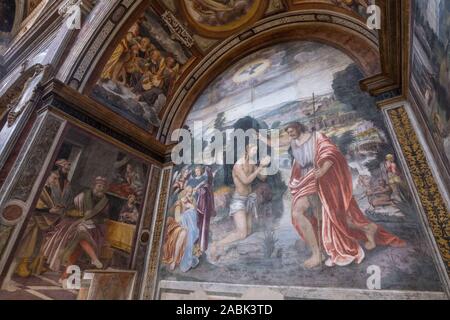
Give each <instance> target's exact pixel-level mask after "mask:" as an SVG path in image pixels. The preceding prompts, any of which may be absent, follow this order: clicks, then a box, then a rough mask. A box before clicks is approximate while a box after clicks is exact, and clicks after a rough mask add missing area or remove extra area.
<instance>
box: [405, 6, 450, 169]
mask: <svg viewBox="0 0 450 320" xmlns="http://www.w3.org/2000/svg"><path fill="white" fill-rule="evenodd" d="M449 40H450V3H449V2H448V1H441V0H430V1H414V41H413V61H412V82H413V85H414V87H415V89H416V90H415V93H416V96H417V97H418V100H419V104H420V106H421V107H422V110H423V112H424V113H425V115H426V118H427V119H428V124H429V126H430V129H431V132H432V135H433V138H434V140H435V142H436V144H437V146H438V149H439V150H442V153H443V154H442V156H443V158H444V159H445V161H446V163H447V166H448V168H449V169H450V104H449V101H450V96H449V93H450V69H449V68H450V50H449V45H450V42H449Z"/></svg>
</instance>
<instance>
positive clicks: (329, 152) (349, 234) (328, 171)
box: [286, 122, 405, 268]
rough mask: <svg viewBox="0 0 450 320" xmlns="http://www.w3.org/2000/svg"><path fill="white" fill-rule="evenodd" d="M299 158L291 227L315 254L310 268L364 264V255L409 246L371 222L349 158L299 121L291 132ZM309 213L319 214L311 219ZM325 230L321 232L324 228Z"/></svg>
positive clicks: (292, 182) (293, 184) (294, 171)
mask: <svg viewBox="0 0 450 320" xmlns="http://www.w3.org/2000/svg"><path fill="white" fill-rule="evenodd" d="M286 132H287V134H288V136H289V140H290V147H291V150H292V155H293V158H294V163H293V168H292V175H291V180H290V182H289V188H290V191H291V195H292V223H293V225H294V227H295V228H296V230H297V232H298V233H299V235H300V236H301V237H302V238H303V239H304V240H305V241H306V243H307V244H308V246H309V247H310V249H311V251H312V257H311V258H310V259H308V260H307V261H305V263H304V266H305V267H306V268H314V267H316V266H319V265H320V264H321V263H322V261H323V260H324V259H325V257H324V255H323V254H322V245H323V249H325V252H326V254H327V255H328V260H327V261H326V262H325V264H326V265H327V266H334V265H338V266H346V265H349V264H351V263H352V262H357V263H360V262H361V261H362V260H363V259H364V257H365V253H364V250H363V249H362V248H361V246H360V244H359V241H363V242H364V247H365V248H366V249H367V250H372V249H374V248H375V247H376V246H377V245H391V246H404V244H405V243H404V241H403V240H401V239H399V238H398V237H396V236H394V235H392V234H390V233H389V232H387V231H385V230H384V229H383V228H382V227H381V226H379V225H376V224H375V223H373V222H371V221H370V220H369V219H367V218H366V217H365V216H364V214H363V213H362V212H361V210H360V208H359V206H358V203H357V202H356V200H355V198H354V197H353V182H352V176H351V173H350V170H349V167H348V164H347V161H346V159H345V157H344V156H343V155H342V153H341V152H340V151H339V150H338V148H337V147H336V146H335V145H334V144H333V143H332V142H331V140H330V139H329V138H328V137H326V136H325V135H324V134H322V133H315V134H314V133H312V132H309V131H308V130H307V128H306V127H305V126H304V125H302V124H301V123H298V122H293V123H291V124H289V125H288V126H287V127H286ZM310 209H313V212H314V213H315V214H314V215H313V216H310V215H309V212H310ZM321 224H322V226H321V227H320V225H321Z"/></svg>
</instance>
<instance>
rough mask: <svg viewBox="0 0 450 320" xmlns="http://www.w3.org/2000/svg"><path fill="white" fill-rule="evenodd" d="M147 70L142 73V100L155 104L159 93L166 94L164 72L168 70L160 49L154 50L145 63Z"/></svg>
mask: <svg viewBox="0 0 450 320" xmlns="http://www.w3.org/2000/svg"><path fill="white" fill-rule="evenodd" d="M145 68H146V69H145V70H146V71H145V72H143V74H142V78H141V87H142V91H143V93H142V95H141V97H140V100H142V101H145V102H146V103H147V104H148V105H149V106H153V105H154V104H155V102H156V100H157V99H158V97H159V95H161V94H163V95H166V94H167V92H166V91H164V89H165V88H164V73H165V71H166V59H165V58H164V57H163V56H162V54H161V52H160V51H159V50H153V51H152V52H151V55H150V59H149V60H148V62H147V64H146V65H145Z"/></svg>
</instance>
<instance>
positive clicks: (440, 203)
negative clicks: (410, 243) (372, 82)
mask: <svg viewBox="0 0 450 320" xmlns="http://www.w3.org/2000/svg"><path fill="white" fill-rule="evenodd" d="M387 113H388V115H389V118H390V120H391V121H392V124H393V128H394V131H395V134H396V136H397V139H398V141H399V143H400V147H401V149H402V153H403V155H404V157H405V160H406V163H407V166H408V168H409V171H410V173H411V176H412V179H413V181H414V184H415V187H416V189H417V191H418V196H419V198H420V202H421V205H422V207H423V210H424V212H425V214H426V216H427V220H428V223H429V225H430V227H431V230H432V232H433V236H434V239H435V241H436V244H437V246H438V249H439V252H440V254H441V257H442V260H443V261H444V264H445V267H446V269H447V274H448V275H450V219H449V217H450V213H449V210H448V209H447V207H446V202H445V200H444V198H443V197H442V195H441V193H440V190H439V187H438V184H437V183H436V181H435V179H434V177H433V173H432V171H431V169H430V167H429V165H428V161H427V158H426V155H425V152H424V149H423V147H422V146H421V144H420V142H419V139H418V137H417V135H416V132H415V130H414V128H413V126H412V123H411V121H410V119H409V116H408V112H407V111H406V109H405V107H397V108H393V109H390V110H388V111H387Z"/></svg>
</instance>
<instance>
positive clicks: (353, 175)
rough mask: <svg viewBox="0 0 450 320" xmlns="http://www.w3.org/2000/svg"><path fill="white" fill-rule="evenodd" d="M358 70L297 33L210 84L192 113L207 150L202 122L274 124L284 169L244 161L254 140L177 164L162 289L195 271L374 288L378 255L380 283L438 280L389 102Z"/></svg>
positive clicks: (228, 279)
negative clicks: (229, 155)
mask: <svg viewBox="0 0 450 320" xmlns="http://www.w3.org/2000/svg"><path fill="white" fill-rule="evenodd" d="M362 77H363V76H362V73H361V72H360V70H359V68H358V67H357V65H356V64H355V63H354V62H353V61H352V60H351V59H350V58H349V57H348V56H347V55H345V54H344V53H342V52H341V51H339V50H337V49H335V48H332V47H330V46H327V45H324V44H320V43H316V42H308V41H295V42H289V43H283V44H278V45H275V46H272V47H268V48H265V49H262V50H260V51H257V52H255V53H253V54H251V55H249V56H247V57H246V58H244V59H242V60H241V61H239V62H238V63H236V64H235V65H233V66H231V67H230V68H229V69H228V70H227V71H226V72H224V73H223V74H222V75H220V76H219V77H218V78H217V79H216V80H215V81H214V82H212V83H211V84H210V85H209V86H208V88H207V89H206V90H205V91H204V92H203V94H202V95H201V96H200V98H199V99H198V100H197V102H196V103H195V105H194V107H193V109H192V111H191V113H190V115H189V117H188V119H187V121H186V123H185V126H184V128H185V129H189V131H191V136H192V138H193V141H194V142H199V141H200V144H199V145H200V149H199V150H200V151H201V150H203V152H204V153H207V152H209V151H211V150H210V149H208V148H209V146H210V144H208V143H207V142H205V141H203V142H201V138H202V131H197V130H196V129H195V127H196V126H197V125H199V123H200V122H201V124H202V127H203V130H204V131H206V130H207V129H216V130H219V131H221V132H225V133H224V135H223V136H224V137H226V138H228V137H229V134H230V132H235V130H236V129H243V130H247V129H250V128H251V129H255V130H260V129H267V130H268V131H269V132H273V133H274V136H275V137H279V143H280V144H279V145H278V146H277V145H276V144H273V143H272V141H273V140H269V139H268V138H267V137H266V136H265V135H258V136H257V137H258V138H259V140H262V141H263V142H264V143H263V145H270V146H271V147H270V148H269V149H270V152H269V154H270V155H271V157H272V161H274V159H277V157H278V158H279V161H278V162H279V170H278V171H276V172H275V174H273V175H265V172H267V171H265V170H264V169H263V168H262V167H264V162H267V161H265V160H264V159H262V158H260V160H259V161H258V162H257V164H256V165H250V164H249V163H247V162H246V161H247V159H248V157H250V156H251V155H252V150H253V151H255V150H256V149H255V148H252V145H251V144H250V148H247V149H246V150H247V151H246V152H244V153H242V154H238V155H237V156H236V157H235V158H234V162H233V163H231V164H224V165H223V164H213V165H203V164H199V163H198V161H196V162H194V164H182V165H178V166H176V167H175V168H174V176H173V179H172V186H171V192H170V197H169V204H168V211H167V219H166V228H165V231H164V240H163V245H162V248H161V265H160V270H159V280H160V289H161V290H162V292H164V290H163V289H164V288H170V289H175V288H176V289H183V288H184V289H187V288H188V287H189V285H188V284H192V283H197V284H198V283H216V284H217V283H221V284H239V285H246V286H252V285H263V286H285V287H312V288H333V289H370V288H369V287H368V278H369V276H370V274H368V272H369V271H371V270H375V269H376V270H379V271H380V272H381V273H380V277H381V278H380V279H381V283H380V288H381V289H382V290H400V291H405V290H410V291H427V292H442V291H443V288H442V284H441V282H440V278H439V274H438V271H437V268H436V266H435V262H434V260H433V258H432V252H433V250H432V248H431V245H430V244H429V243H428V241H427V240H426V236H425V229H424V226H423V225H422V223H421V221H422V220H421V219H420V212H419V211H418V209H417V208H416V206H415V205H414V203H415V202H414V199H413V196H412V194H411V191H410V187H409V185H408V180H407V177H406V175H405V174H404V172H403V170H402V168H401V163H400V161H399V157H397V155H396V152H395V150H394V147H393V142H392V140H391V138H390V136H389V133H388V130H387V128H386V125H385V122H384V119H383V116H382V113H381V112H380V111H379V110H378V109H377V108H376V106H375V102H374V100H373V99H372V98H371V97H370V96H368V95H367V94H365V93H363V92H361V91H360V89H359V85H358V81H359V80H360V79H361V78H362ZM277 130H278V131H277ZM301 131H303V133H302V132H301ZM272 139H273V137H272ZM225 141H226V142H225V145H226V150H229V149H227V148H230V146H231V145H232V141H230V140H228V139H227V140H225ZM260 147H261V145H260ZM195 155H196V156H198V155H199V152H198V150H197V151H196V152H195ZM217 155H218V154H216V156H217ZM259 168H261V169H259ZM176 283H184V284H180V285H176ZM214 288H215V289H214V290H218V289H217V288H216V287H214ZM372 289H373V288H372ZM211 290H213V289H211ZM214 290H213V291H214ZM224 291H226V290H225V289H224ZM166 296H167V297H169V296H170V297H172V298H173V292H172V293H167V294H166ZM161 297H163V298H164V294H163V295H161Z"/></svg>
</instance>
